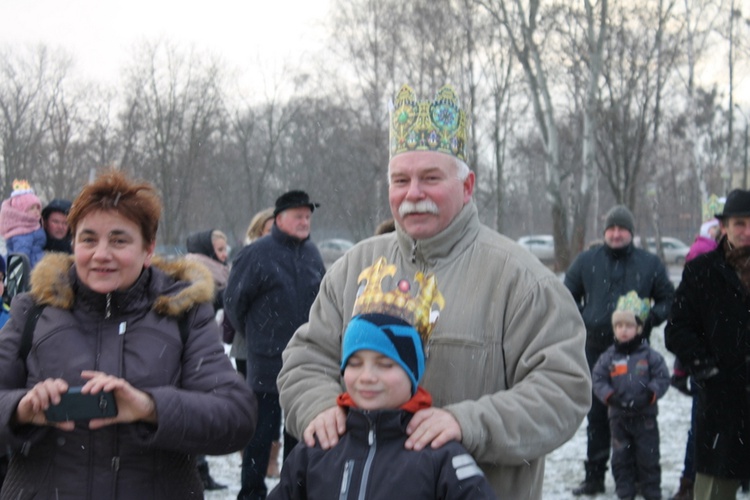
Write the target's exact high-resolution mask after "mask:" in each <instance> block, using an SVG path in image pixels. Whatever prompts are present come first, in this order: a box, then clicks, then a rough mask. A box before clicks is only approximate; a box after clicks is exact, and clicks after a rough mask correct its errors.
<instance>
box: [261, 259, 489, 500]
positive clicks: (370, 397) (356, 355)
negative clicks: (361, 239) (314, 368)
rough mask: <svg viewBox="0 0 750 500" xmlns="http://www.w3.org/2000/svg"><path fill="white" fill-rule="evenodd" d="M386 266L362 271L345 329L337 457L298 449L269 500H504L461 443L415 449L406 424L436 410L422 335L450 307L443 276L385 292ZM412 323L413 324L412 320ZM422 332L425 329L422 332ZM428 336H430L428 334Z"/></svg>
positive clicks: (327, 452)
mask: <svg viewBox="0 0 750 500" xmlns="http://www.w3.org/2000/svg"><path fill="white" fill-rule="evenodd" d="M388 274H389V273H388V265H387V262H385V260H384V259H381V260H380V261H378V263H376V264H375V266H373V267H372V268H368V269H366V270H365V271H363V272H362V273H361V274H360V281H365V280H366V281H367V283H368V286H366V287H364V288H361V290H363V291H361V292H360V293H361V295H360V297H358V299H357V305H356V306H355V316H354V317H353V318H352V320H351V321H350V322H349V325H348V326H347V328H346V331H345V332H344V339H343V343H342V357H341V372H342V374H343V380H344V385H345V387H346V392H344V393H343V394H340V395H339V397H338V398H337V401H336V402H337V404H338V405H339V406H340V407H342V408H344V409H346V410H347V417H346V432H345V433H344V435H343V436H342V437H341V440H340V441H339V443H338V444H337V445H336V446H335V447H333V448H331V449H330V450H323V449H322V448H321V447H320V446H319V445H318V444H316V446H315V447H313V448H308V447H307V446H306V445H305V443H302V442H301V443H299V444H298V445H297V447H296V448H295V449H294V450H293V451H292V453H291V455H289V458H287V460H286V462H284V465H283V467H282V470H281V480H280V482H279V484H278V485H277V487H276V488H275V489H274V490H273V491H272V492H271V493H270V494H269V496H268V499H269V500H275V499H296V498H307V499H308V500H315V499H328V498H389V497H390V498H410V499H435V498H444V499H485V498H496V496H495V494H494V492H493V490H492V488H491V487H490V484H489V482H488V481H487V479H486V478H485V476H484V474H483V473H482V471H481V469H480V468H479V467H478V466H477V464H476V462H475V461H474V459H473V458H472V456H471V455H470V454H469V453H468V452H467V451H466V449H465V448H464V447H463V446H462V445H461V444H460V443H459V442H457V441H452V442H449V443H448V444H446V445H445V446H442V447H440V448H437V449H433V448H431V447H427V448H424V449H422V450H420V451H415V450H407V449H406V448H405V447H404V443H405V442H406V439H407V437H408V436H407V434H406V426H407V425H408V423H409V421H410V420H411V418H412V416H413V415H414V413H415V412H416V411H417V410H420V409H423V408H429V407H430V406H431V405H432V398H431V396H430V394H429V393H428V392H427V391H426V390H424V389H423V388H422V387H419V381H420V380H421V378H422V375H423V374H424V370H425V353H424V347H423V338H424V337H425V334H426V335H429V332H430V331H431V329H432V327H433V326H434V320H435V317H434V315H431V313H430V308H431V307H432V305H433V304H435V303H438V304H439V303H440V302H441V301H442V296H441V295H440V293H439V292H438V291H437V288H436V286H435V282H434V277H428V278H423V277H422V276H418V277H416V281H417V282H418V283H419V284H420V285H421V289H420V294H419V296H418V297H412V296H411V295H410V294H409V288H410V287H409V285H408V284H405V283H399V284H398V287H397V289H396V290H394V291H391V292H388V293H382V290H381V289H380V285H381V281H382V279H383V277H384V276H385V275H388ZM404 318H407V319H409V320H410V321H407V320H406V319H404ZM414 325H417V326H416V327H415V326H414ZM420 334H422V335H420Z"/></svg>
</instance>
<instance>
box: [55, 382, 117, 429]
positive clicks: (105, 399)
mask: <svg viewBox="0 0 750 500" xmlns="http://www.w3.org/2000/svg"><path fill="white" fill-rule="evenodd" d="M44 414H45V415H46V416H47V421H49V422H65V421H67V420H91V419H92V418H105V417H114V416H116V415H117V404H116V403H115V396H114V394H112V393H111V392H103V391H102V392H100V393H99V394H81V387H71V388H69V389H68V392H66V393H65V394H62V395H61V396H60V403H59V404H56V405H51V406H50V407H49V408H47V410H46V411H45V412H44Z"/></svg>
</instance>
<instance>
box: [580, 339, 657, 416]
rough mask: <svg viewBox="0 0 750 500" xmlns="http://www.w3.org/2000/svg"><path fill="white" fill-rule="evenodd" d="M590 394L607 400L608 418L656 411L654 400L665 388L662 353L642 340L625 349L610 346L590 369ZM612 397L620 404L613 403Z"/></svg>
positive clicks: (601, 399)
mask: <svg viewBox="0 0 750 500" xmlns="http://www.w3.org/2000/svg"><path fill="white" fill-rule="evenodd" d="M592 378H593V380H592V382H593V387H594V395H596V397H597V398H599V400H600V401H601V402H603V403H604V404H609V416H610V418H612V417H614V416H620V415H635V414H638V415H656V414H657V413H658V407H657V405H656V400H657V399H659V398H660V397H662V396H663V395H664V393H666V392H667V389H669V369H668V368H667V363H666V362H665V361H664V357H663V356H662V355H661V354H659V353H658V352H656V351H655V350H653V349H652V348H651V347H650V346H649V345H648V343H646V342H643V343H639V344H638V345H636V346H634V348H630V349H627V350H623V349H618V345H617V344H615V345H613V346H610V347H609V348H608V349H607V350H606V351H604V352H603V353H602V355H601V356H600V357H599V360H598V361H597V362H596V365H595V366H594V371H593V376H592ZM613 396H614V397H616V398H617V399H618V400H619V401H621V402H623V403H624V405H619V406H618V405H613V404H610V403H611V398H612V397H613Z"/></svg>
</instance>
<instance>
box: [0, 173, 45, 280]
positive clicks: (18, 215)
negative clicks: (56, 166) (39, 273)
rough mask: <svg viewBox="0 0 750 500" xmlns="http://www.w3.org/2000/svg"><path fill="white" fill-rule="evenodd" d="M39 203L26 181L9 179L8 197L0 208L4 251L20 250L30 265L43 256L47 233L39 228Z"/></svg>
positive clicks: (0, 226)
mask: <svg viewBox="0 0 750 500" xmlns="http://www.w3.org/2000/svg"><path fill="white" fill-rule="evenodd" d="M41 217H42V202H41V201H40V200H39V198H38V197H37V195H35V194H34V190H33V189H31V186H29V183H28V182H26V181H23V180H21V181H19V180H15V181H13V192H12V193H11V194H10V198H8V199H7V200H5V201H3V204H2V207H0V235H2V237H3V238H5V246H6V248H7V250H8V254H11V253H22V254H26V256H27V257H28V258H29V263H30V264H31V267H32V268H33V267H34V266H35V265H36V263H37V262H39V260H40V259H41V258H42V256H43V255H44V245H45V244H46V243H47V235H46V234H45V232H44V229H43V228H42V224H41V222H40V219H41Z"/></svg>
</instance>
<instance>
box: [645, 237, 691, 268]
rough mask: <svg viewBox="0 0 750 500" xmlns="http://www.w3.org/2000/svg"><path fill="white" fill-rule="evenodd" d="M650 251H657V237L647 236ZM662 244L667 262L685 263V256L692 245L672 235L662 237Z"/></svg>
mask: <svg viewBox="0 0 750 500" xmlns="http://www.w3.org/2000/svg"><path fill="white" fill-rule="evenodd" d="M646 246H647V247H648V251H649V252H652V253H656V239H655V238H653V237H649V238H646ZM661 246H662V248H663V249H664V261H665V262H666V263H667V264H684V263H685V256H686V255H687V254H688V251H690V246H688V245H686V244H685V242H683V241H682V240H679V239H677V238H673V237H671V236H662V237H661Z"/></svg>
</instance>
